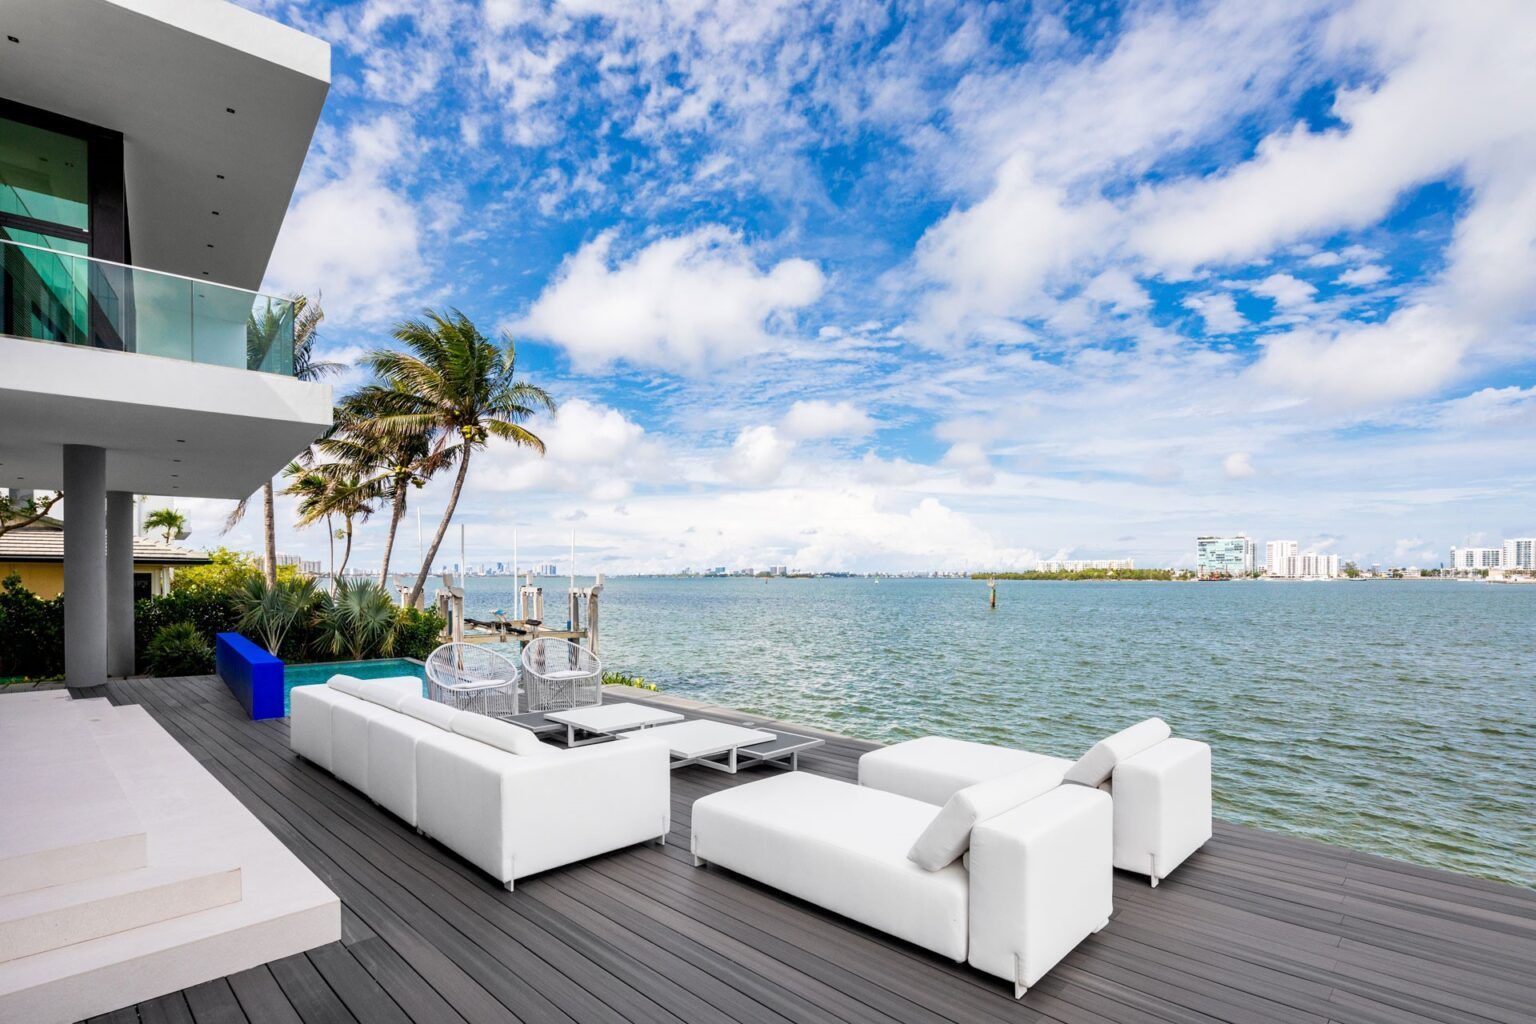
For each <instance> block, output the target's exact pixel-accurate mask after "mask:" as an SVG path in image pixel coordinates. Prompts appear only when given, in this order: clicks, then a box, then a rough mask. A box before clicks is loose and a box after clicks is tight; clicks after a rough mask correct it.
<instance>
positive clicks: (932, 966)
mask: <svg viewBox="0 0 1536 1024" xmlns="http://www.w3.org/2000/svg"><path fill="white" fill-rule="evenodd" d="M107 691H108V692H107V696H109V697H110V698H111V699H112V700H113V701H115V702H118V703H128V702H135V703H139V704H142V705H144V706H145V707H146V708H147V709H148V710H149V711H150V712H151V713H152V714H153V715H154V716H155V717H156V718H157V719H158V720H159V721H160V722H161V723H162V724H164V726H165V727H166V728H167V729H168V730H169V731H170V732H171V734H172V735H173V736H175V737H176V738H177V739H178V740H179V741H180V742H181V743H183V744H184V745H185V746H186V747H187V748H188V749H189V750H191V751H192V752H193V754H194V755H196V756H197V758H198V759H199V760H200V761H202V762H203V763H204V764H205V765H206V766H207V767H208V769H209V771H211V772H212V773H213V774H214V775H215V776H217V777H218V778H219V779H220V780H221V781H222V782H223V783H224V784H225V785H226V786H227V787H229V789H230V790H231V791H232V792H234V793H235V795H236V796H237V797H239V799H240V800H241V801H242V802H244V803H245V804H246V806H248V807H249V808H250V809H251V811H252V812H253V813H254V814H255V815H256V816H257V817H258V818H259V819H261V821H263V822H264V823H265V824H266V825H267V827H268V828H270V829H271V830H272V831H273V833H274V834H276V835H277V836H278V837H279V838H280V839H282V840H283V842H285V843H286V844H287V845H288V846H289V848H290V849H292V850H293V851H294V852H295V853H296V854H297V855H298V856H299V857H300V859H302V860H303V861H304V862H305V863H306V864H307V865H308V866H309V867H310V868H311V869H312V870H314V871H315V872H316V874H318V875H319V876H320V877H321V878H322V879H324V880H325V882H326V883H327V884H328V885H330V887H331V888H332V889H333V890H334V891H335V892H336V893H337V894H338V895H339V896H340V897H341V900H342V903H343V939H342V941H341V942H338V943H335V944H332V945H329V946H325V947H322V948H320V949H316V950H313V951H311V952H310V953H308V954H305V955H302V956H296V957H291V958H289V959H287V960H282V961H278V962H276V963H272V964H269V965H267V966H264V967H259V968H256V969H254V970H251V971H246V972H244V973H242V974H239V975H234V976H232V977H229V978H224V979H221V980H218V981H214V982H210V983H208V984H204V985H199V986H197V987H195V988H191V989H187V990H185V991H182V992H178V993H174V994H172V995H170V996H166V997H164V998H161V999H157V1000H155V1001H153V1002H151V1003H145V1004H141V1005H139V1006H137V1007H129V1008H126V1009H124V1010H121V1011H118V1012H117V1013H114V1014H111V1015H108V1016H106V1017H103V1018H99V1019H100V1020H104V1021H112V1022H130V1021H141V1022H145V1024H162V1022H183V1024H185V1022H196V1024H203V1022H219V1024H226V1022H235V1024H238V1022H243V1021H250V1022H253V1024H268V1022H276V1024H292V1022H300V1021H304V1022H311V1021H313V1022H319V1021H325V1022H342V1024H349V1022H354V1021H355V1022H358V1024H375V1022H379V1024H406V1022H422V1024H461V1022H462V1024H482V1022H485V1024H489V1022H499V1021H526V1022H569V1021H645V1022H656V1024H662V1022H666V1024H682V1022H689V1024H694V1022H713V1021H738V1022H742V1024H777V1022H787V1021H796V1022H807V1024H809V1022H818V1024H819V1022H824V1021H844V1022H848V1024H877V1022H883V1021H903V1022H914V1024H940V1022H945V1021H954V1022H971V1021H998V1022H1002V1021H1051V1022H1061V1024H1080V1022H1093V1021H1110V1022H1117V1024H1166V1022H1184V1021H1188V1022H1192V1024H1193V1022H1199V1024H1210V1022H1213V1021H1231V1022H1241V1024H1271V1022H1275V1024H1278V1022H1290V1021H1300V1022H1315V1024H1328V1022H1337V1024H1400V1022H1406V1024H1479V1022H1489V1021H1491V1022H1499V1024H1516V1022H1526V1021H1531V1020H1533V1014H1536V891H1532V890H1528V889H1522V888H1516V887H1512V886H1507V885H1500V884H1497V883H1494V882H1488V881H1482V880H1479V879H1473V878H1466V877H1462V876H1459V875H1453V874H1449V873H1447V872H1443V871H1436V870H1431V869H1427V868H1421V867H1415V866H1411V865H1408V864H1404V863H1400V862H1397V861H1392V860H1387V859H1384V858H1381V857H1374V856H1370V855H1367V854H1363V853H1355V852H1351V851H1348V850H1344V849H1340V848H1338V847H1333V846H1327V845H1324V844H1321V843H1316V842H1311V841H1306V840H1301V839H1294V838H1289V837H1286V836H1281V835H1277V834H1274V833H1270V832H1265V831H1261V830H1259V829H1254V828H1246V827H1241V826H1237V825H1229V824H1224V823H1218V824H1217V827H1216V835H1215V838H1214V839H1213V840H1212V841H1211V842H1210V843H1209V844H1208V845H1207V846H1206V847H1205V849H1203V850H1202V851H1201V852H1199V853H1198V854H1196V855H1195V856H1194V857H1193V858H1191V859H1190V860H1189V861H1188V862H1187V863H1186V864H1184V865H1183V866H1182V867H1181V868H1180V869H1179V870H1178V871H1177V872H1175V874H1174V875H1173V876H1172V877H1171V878H1169V879H1168V880H1167V881H1166V882H1164V883H1163V884H1162V885H1160V886H1159V887H1158V888H1157V889H1155V890H1154V889H1151V888H1149V887H1148V886H1147V884H1146V882H1145V880H1143V879H1137V878H1135V877H1133V876H1130V875H1118V874H1117V877H1116V879H1115V914H1114V917H1113V919H1112V921H1111V923H1110V926H1109V927H1108V928H1106V929H1105V930H1104V931H1103V932H1101V933H1099V934H1097V935H1095V936H1093V937H1091V938H1090V939H1089V940H1088V941H1087V942H1085V943H1083V945H1082V946H1081V947H1079V948H1078V949H1077V950H1076V951H1075V952H1074V953H1072V954H1071V955H1070V956H1068V957H1067V959H1066V960H1064V961H1063V962H1062V963H1061V964H1060V965H1058V966H1057V967H1056V968H1055V970H1053V971H1052V972H1051V973H1050V974H1049V975H1048V976H1047V977H1046V978H1045V979H1044V980H1043V981H1041V982H1040V983H1039V984H1037V985H1036V986H1035V987H1034V988H1032V989H1030V991H1029V994H1028V996H1027V997H1026V998H1025V999H1024V1000H1023V1001H1021V1002H1015V1001H1014V999H1013V998H1012V992H1011V989H1010V987H1009V986H1008V985H1007V984H1005V983H1004V982H1002V981H999V980H997V979H995V978H991V977H988V976H986V975H982V974H978V973H976V972H975V971H972V970H969V969H968V968H966V967H963V966H958V965H955V964H952V963H950V962H948V961H945V960H943V959H941V958H938V957H935V956H932V955H930V954H928V953H925V952H923V951H922V950H919V949H916V948H914V947H912V946H909V945H906V944H904V943H901V942H898V941H895V940H892V939H889V938H887V937H885V936H883V935H880V934H878V933H876V932H873V931H870V930H869V929H866V928H863V927H860V926H858V925H854V924H851V923H849V922H848V921H845V920H843V919H841V918H838V917H835V916H833V915H830V914H827V913H825V912H823V911H821V910H818V909H817V908H815V907H812V906H809V905H807V904H804V903H802V902H800V901H798V900H794V899H791V898H787V897H784V896H782V895H780V894H778V893H776V892H773V891H771V890H768V889H765V888H763V887H762V886H759V885H756V884H754V883H752V882H749V881H746V880H744V879H742V878H739V877H737V876H733V875H730V874H728V873H725V872H723V871H720V870H718V869H716V868H709V869H696V868H694V867H693V866H692V861H691V859H690V858H689V855H688V828H689V811H690V808H691V807H692V804H693V801H694V800H695V799H696V798H698V797H700V796H702V795H704V794H705V793H708V792H712V791H715V790H717V789H719V788H721V787H725V786H731V785H736V784H739V783H744V782H749V781H751V780H753V779H754V778H759V777H761V775H762V773H763V772H764V771H767V770H771V769H757V770H748V771H744V772H743V773H741V774H740V775H737V776H734V777H731V776H726V775H723V774H721V773H719V772H713V771H705V770H700V769H683V770H680V771H678V772H675V773H674V774H673V824H672V834H671V836H670V837H669V840H668V844H667V845H666V846H665V847H662V846H659V845H655V844H651V845H645V846H638V847H634V848H631V849H628V850H624V851H620V852H617V853H614V854H610V855H608V856H604V857H600V858H597V859H594V860H591V861H588V862H585V863H582V864H578V865H574V866H571V867H568V868H564V869H560V870H556V871H551V872H548V873H547V874H544V875H541V876H537V877H535V878H530V879H528V880H526V881H521V880H520V881H519V882H518V885H517V890H516V892H514V893H507V892H505V891H504V890H502V889H501V887H500V886H499V885H497V884H496V882H495V881H494V880H492V879H491V878H489V877H487V876H485V875H483V874H481V873H480V872H479V871H477V870H476V869H475V868H473V867H471V866H469V865H467V864H465V863H464V862H463V861H461V860H459V859H458V858H457V857H456V856H454V855H453V854H452V853H450V852H448V851H447V850H445V849H443V848H442V847H440V846H437V845H436V844H434V843H433V842H431V841H430V840H427V839H423V838H421V837H420V836H417V835H416V834H415V833H414V831H413V830H412V829H411V828H410V827H408V826H406V825H404V824H403V823H401V822H400V821H398V820H397V819H395V818H394V817H392V816H390V815H389V814H387V813H386V812H384V811H382V810H380V809H379V808H377V807H375V806H374V805H373V804H372V803H370V802H369V801H368V799H367V798H366V797H364V796H362V795H361V794H359V793H357V792H356V791H354V790H352V789H350V788H348V787H347V786H345V785H343V784H341V783H340V782H337V781H336V780H335V779H333V778H332V777H330V776H329V775H327V774H325V773H324V772H322V771H320V770H319V769H317V768H315V767H314V766H312V765H309V764H307V763H302V762H300V761H298V760H296V759H295V758H294V757H293V756H292V755H291V754H290V753H289V751H288V742H287V740H288V737H287V729H288V727H287V722H286V721H285V720H276V721H268V722H252V721H250V720H248V719H247V718H246V717H245V715H244V712H243V711H242V710H241V708H240V706H239V704H237V703H236V702H235V700H234V698H233V697H232V696H230V694H229V692H228V691H227V690H226V689H225V688H224V686H223V684H221V683H220V682H219V681H218V680H217V679H216V678H214V677H195V678H179V679H157V680H135V681H131V682H127V683H121V684H116V683H115V684H112V685H111V686H109V687H108V688H107ZM610 694H612V699H615V700H622V699H629V698H628V695H627V694H624V693H620V694H613V692H612V691H610ZM634 699H638V698H634ZM646 700H647V702H651V701H655V702H660V703H668V702H669V701H668V699H667V698H665V697H659V698H657V697H648V698H647V699H646ZM715 713H716V714H717V716H718V717H720V718H723V719H727V720H740V718H741V717H743V716H737V715H732V714H731V713H729V712H726V711H723V710H717V711H716V712H715ZM789 727H790V728H801V731H804V730H803V728H802V727H794V726H789ZM873 746H874V744H870V743H864V742H860V741H856V740H851V739H846V738H842V737H832V738H831V739H830V740H829V742H828V743H827V745H826V746H825V747H822V748H819V749H817V750H815V751H812V752H811V753H810V754H808V755H806V756H805V757H804V758H803V759H802V762H801V764H802V767H803V769H804V770H807V771H812V772H817V773H820V774H824V775H829V776H833V777H837V778H843V779H851V778H853V777H854V774H855V765H856V761H857V758H858V755H859V754H860V753H862V752H863V751H865V750H868V749H871V748H872V747H873Z"/></svg>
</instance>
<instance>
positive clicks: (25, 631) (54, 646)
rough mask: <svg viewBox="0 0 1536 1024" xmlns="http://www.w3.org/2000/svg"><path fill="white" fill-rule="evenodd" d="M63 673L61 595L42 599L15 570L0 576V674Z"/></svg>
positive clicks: (46, 675)
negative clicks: (24, 584)
mask: <svg viewBox="0 0 1536 1024" xmlns="http://www.w3.org/2000/svg"><path fill="white" fill-rule="evenodd" d="M63 674H64V599H63V598H62V597H55V598H52V599H48V600H45V599H43V598H41V597H38V596H37V595H36V594H34V593H32V591H30V590H28V589H27V588H26V587H25V586H23V585H22V582H21V577H20V576H18V575H16V574H15V573H11V574H10V575H7V576H6V577H5V578H4V579H3V580H0V676H27V677H30V678H44V679H51V678H53V677H55V676H60V675H63Z"/></svg>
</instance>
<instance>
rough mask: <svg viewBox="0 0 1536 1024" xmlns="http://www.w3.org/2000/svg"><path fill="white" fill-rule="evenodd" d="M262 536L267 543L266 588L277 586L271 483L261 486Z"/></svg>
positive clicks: (275, 538) (275, 521)
mask: <svg viewBox="0 0 1536 1024" xmlns="http://www.w3.org/2000/svg"><path fill="white" fill-rule="evenodd" d="M261 513H262V524H261V526H262V534H263V536H264V537H265V539H266V542H267V564H266V570H265V571H266V576H267V586H269V587H275V586H277V513H276V512H275V511H274V509H273V497H272V481H271V480H268V481H267V482H266V483H264V484H262V485H261Z"/></svg>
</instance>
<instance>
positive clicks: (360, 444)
mask: <svg viewBox="0 0 1536 1024" xmlns="http://www.w3.org/2000/svg"><path fill="white" fill-rule="evenodd" d="M399 404H400V403H399V401H398V400H397V399H396V397H395V396H394V395H392V394H391V393H390V389H388V388H384V387H380V386H379V385H377V384H370V385H368V386H367V387H365V388H363V389H361V390H359V391H357V392H354V393H353V394H351V395H348V396H347V397H346V398H345V399H344V400H343V401H342V403H341V405H339V406H337V409H336V413H337V416H336V419H337V424H338V429H337V430H335V431H334V432H332V433H331V434H330V435H329V436H327V437H325V438H322V439H321V440H320V441H318V442H317V443H316V445H315V447H316V448H317V449H319V451H320V452H321V454H323V455H325V456H326V457H327V458H329V459H331V460H333V461H332V462H331V463H329V464H328V465H330V466H334V467H336V468H335V469H334V470H330V472H335V473H345V474H350V475H353V476H357V477H360V478H361V480H362V486H363V488H364V489H365V490H366V491H367V493H368V496H369V497H370V498H371V499H377V500H380V501H385V502H388V503H389V530H388V532H387V533H386V534H385V538H384V558H383V560H382V562H381V564H380V566H379V585H380V586H382V587H386V588H387V587H388V586H389V560H390V555H391V553H392V552H393V551H394V547H395V533H396V531H397V530H398V529H399V527H400V520H401V519H403V518H404V517H405V504H406V498H407V496H408V495H409V493H410V489H411V488H412V487H421V486H422V485H423V484H425V483H426V482H427V479H428V478H429V477H431V476H432V475H433V474H435V473H437V472H438V471H439V470H441V469H443V468H444V467H445V466H447V465H449V464H451V463H452V461H453V455H454V453H453V451H452V450H449V451H442V452H434V451H433V450H432V438H431V436H430V434H429V433H427V432H424V431H392V432H386V431H381V430H374V429H370V425H371V424H372V422H373V421H374V420H375V419H377V418H378V417H380V416H385V415H388V414H389V413H390V412H391V411H392V409H396V408H398V406H399ZM317 468H319V469H320V470H321V471H323V472H324V471H327V470H326V468H325V467H324V466H321V467H317Z"/></svg>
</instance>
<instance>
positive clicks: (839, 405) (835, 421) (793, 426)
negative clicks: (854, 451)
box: [779, 398, 875, 441]
mask: <svg viewBox="0 0 1536 1024" xmlns="http://www.w3.org/2000/svg"><path fill="white" fill-rule="evenodd" d="M874 429H875V421H874V420H872V419H870V417H869V414H868V413H867V412H865V411H864V410H863V409H860V408H859V407H858V406H856V405H854V404H853V403H852V402H828V401H826V400H824V399H819V398H817V399H811V400H809V401H799V402H796V403H795V404H794V405H792V406H790V407H789V412H787V413H785V414H784V420H783V422H782V423H781V424H780V425H779V431H780V433H782V434H783V435H784V436H785V437H787V438H789V439H790V440H795V441H809V440H813V439H816V438H826V437H848V438H860V437H866V436H868V435H869V434H870V433H871V432H873V431H874Z"/></svg>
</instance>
